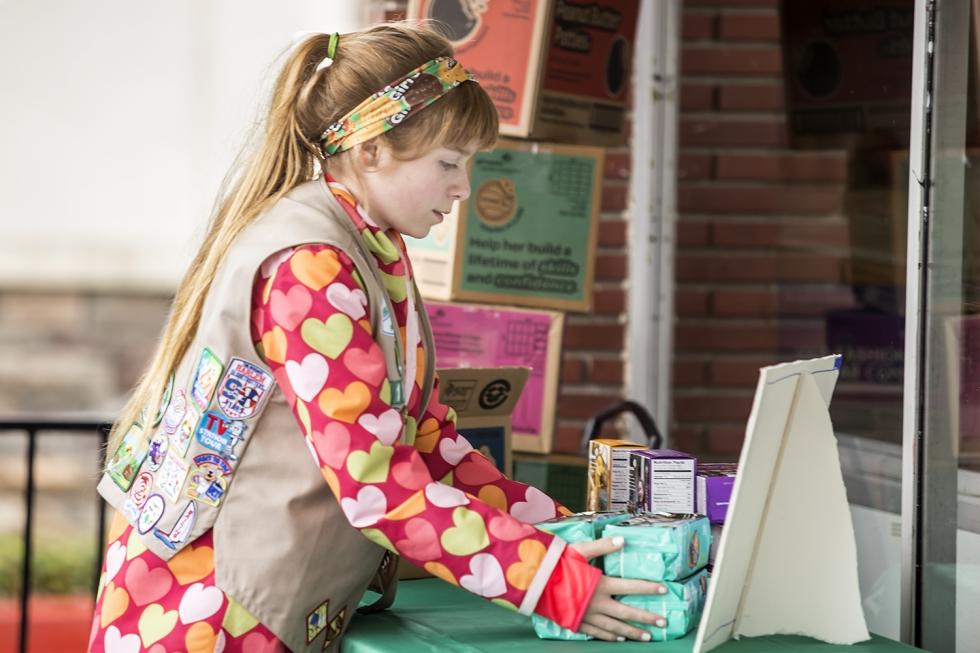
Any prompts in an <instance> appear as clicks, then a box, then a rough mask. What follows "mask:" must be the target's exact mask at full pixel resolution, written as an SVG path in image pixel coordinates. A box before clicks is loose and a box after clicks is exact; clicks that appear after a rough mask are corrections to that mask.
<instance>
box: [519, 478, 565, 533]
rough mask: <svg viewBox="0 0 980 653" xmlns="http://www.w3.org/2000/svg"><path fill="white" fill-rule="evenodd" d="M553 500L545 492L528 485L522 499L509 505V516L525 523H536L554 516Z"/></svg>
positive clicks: (555, 510)
mask: <svg viewBox="0 0 980 653" xmlns="http://www.w3.org/2000/svg"><path fill="white" fill-rule="evenodd" d="M556 512H557V509H556V508H555V502H554V501H552V500H551V497H549V496H548V495H547V494H545V493H544V492H542V491H541V490H539V489H538V488H536V487H530V486H528V488H527V491H525V493H524V501H518V502H517V503H515V504H513V505H511V507H510V514H511V516H513V517H515V518H517V519H520V520H521V521H522V522H524V523H525V524H537V523H538V522H540V521H544V520H545V519H551V518H552V517H554V516H555V513H556Z"/></svg>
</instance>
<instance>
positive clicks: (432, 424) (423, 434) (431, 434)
mask: <svg viewBox="0 0 980 653" xmlns="http://www.w3.org/2000/svg"><path fill="white" fill-rule="evenodd" d="M438 441H439V421H438V420H437V419H435V418H434V417H430V418H429V419H427V420H425V421H424V422H422V423H421V424H419V428H418V431H416V433H415V448H416V449H418V450H419V451H421V452H422V453H432V450H433V449H435V448H436V442H438Z"/></svg>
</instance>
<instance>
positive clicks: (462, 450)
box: [439, 435, 473, 467]
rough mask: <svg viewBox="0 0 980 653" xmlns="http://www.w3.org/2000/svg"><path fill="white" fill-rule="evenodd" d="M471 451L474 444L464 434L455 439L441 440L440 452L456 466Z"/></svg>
mask: <svg viewBox="0 0 980 653" xmlns="http://www.w3.org/2000/svg"><path fill="white" fill-rule="evenodd" d="M471 451H473V445H471V444H470V443H469V441H468V440H467V439H466V438H464V437H463V436H462V435H457V436H456V439H455V440H454V439H452V438H443V439H441V440H439V453H441V454H442V458H443V460H445V461H446V462H447V463H449V464H450V465H452V466H454V467H455V466H456V465H458V464H459V461H461V460H462V459H463V456H465V455H466V454H468V453H469V452H471Z"/></svg>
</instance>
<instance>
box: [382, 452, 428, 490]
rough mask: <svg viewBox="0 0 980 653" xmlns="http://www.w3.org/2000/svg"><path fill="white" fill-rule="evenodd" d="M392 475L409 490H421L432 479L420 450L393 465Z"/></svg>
mask: <svg viewBox="0 0 980 653" xmlns="http://www.w3.org/2000/svg"><path fill="white" fill-rule="evenodd" d="M391 476H392V478H394V479H395V482H396V483H398V484H399V485H401V486H402V487H403V488H406V489H409V490H420V489H422V488H423V487H425V484H426V483H428V482H430V481H431V480H432V477H431V476H429V468H428V467H426V466H425V463H424V462H423V461H422V456H420V455H419V454H418V452H412V454H411V456H410V457H409V459H408V460H404V461H402V462H400V463H396V464H394V465H392V466H391Z"/></svg>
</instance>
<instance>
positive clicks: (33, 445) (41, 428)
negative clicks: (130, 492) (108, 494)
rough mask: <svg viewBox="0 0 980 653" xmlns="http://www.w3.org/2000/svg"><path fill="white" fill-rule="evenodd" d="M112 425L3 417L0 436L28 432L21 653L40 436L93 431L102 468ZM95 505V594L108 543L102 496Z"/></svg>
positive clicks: (90, 420)
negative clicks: (103, 553) (104, 551)
mask: <svg viewBox="0 0 980 653" xmlns="http://www.w3.org/2000/svg"><path fill="white" fill-rule="evenodd" d="M111 426H112V424H111V423H110V422H109V421H107V420H105V419H99V418H93V417H78V416H68V415H66V416H52V415H48V416H44V417H22V416H18V417H8V418H3V417H0V436H16V435H20V434H26V435H27V458H26V464H27V482H26V487H25V488H24V530H23V533H24V552H23V556H22V561H21V583H20V628H19V631H18V648H17V650H18V651H20V653H26V651H27V635H28V624H29V622H30V612H29V604H30V596H31V560H32V559H31V552H32V551H31V549H32V546H33V526H34V495H35V494H36V492H37V488H35V486H34V459H35V457H36V453H37V438H38V435H39V434H40V433H45V432H50V433H64V432H71V433H78V434H86V433H87V434H90V435H92V436H94V437H98V438H99V456H98V462H99V469H101V467H102V463H103V461H104V458H103V456H104V451H105V444H106V440H107V438H108V434H109V429H110V428H111ZM96 508H97V510H98V518H97V520H96V524H97V529H98V531H97V532H96V533H95V534H94V540H95V544H96V549H95V551H96V555H95V569H94V574H93V580H92V595H93V596H94V595H95V593H96V591H97V590H98V584H99V576H100V575H101V573H102V549H103V546H104V544H105V542H104V537H105V510H104V509H103V506H102V499H101V497H99V496H98V495H96Z"/></svg>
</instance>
